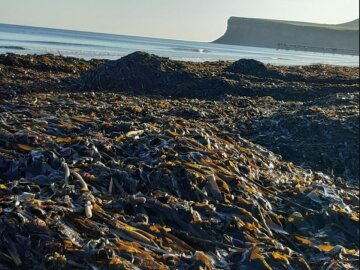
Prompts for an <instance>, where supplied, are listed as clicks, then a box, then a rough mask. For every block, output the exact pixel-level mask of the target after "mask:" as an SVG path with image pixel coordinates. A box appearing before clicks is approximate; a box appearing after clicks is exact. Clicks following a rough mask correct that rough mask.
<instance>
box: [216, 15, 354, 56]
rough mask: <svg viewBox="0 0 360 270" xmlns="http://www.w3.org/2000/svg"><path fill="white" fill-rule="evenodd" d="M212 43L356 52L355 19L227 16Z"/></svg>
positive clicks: (346, 52)
mask: <svg viewBox="0 0 360 270" xmlns="http://www.w3.org/2000/svg"><path fill="white" fill-rule="evenodd" d="M214 42H215V43H222V44H231V45H243V46H253V47H265V48H275V49H289V50H302V51H314V52H324V53H338V54H351V55H359V19H356V20H353V21H351V22H347V23H342V24H317V23H307V22H296V21H280V20H268V19H253V18H241V17H231V18H230V19H229V20H228V27H227V30H226V32H225V34H224V35H223V36H222V37H220V38H219V39H217V40H215V41H214Z"/></svg>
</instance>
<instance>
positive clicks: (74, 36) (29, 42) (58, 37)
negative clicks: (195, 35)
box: [0, 24, 359, 66]
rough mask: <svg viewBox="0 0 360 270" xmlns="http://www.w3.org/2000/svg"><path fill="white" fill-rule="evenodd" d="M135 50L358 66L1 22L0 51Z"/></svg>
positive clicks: (112, 55)
mask: <svg viewBox="0 0 360 270" xmlns="http://www.w3.org/2000/svg"><path fill="white" fill-rule="evenodd" d="M134 51H146V52H148V53H153V54H157V55H159V56H164V57H170V58H171V59H177V60H190V61H199V62H201V61H216V60H238V59H240V58H252V59H256V60H259V61H262V62H264V63H270V64H275V65H308V64H316V63H319V64H332V65H344V66H359V57H358V56H350V55H336V54H325V53H312V52H299V51H285V50H275V49H267V48H257V47H245V46H233V45H223V44H214V43H206V42H193V41H182V40H170V39H160V38H146V37H135V36H125V35H112V34H102V33H90V32H80V31H70V30H58V29H49V28H37V27H27V26H16V25H8V24H0V53H6V52H13V53H18V54H44V53H52V54H61V55H64V56H73V57H79V58H85V59H91V58H98V59H99V58H103V59H117V58H120V57H122V56H124V55H127V54H129V53H132V52H134Z"/></svg>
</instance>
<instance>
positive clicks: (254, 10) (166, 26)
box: [0, 0, 359, 41]
mask: <svg viewBox="0 0 360 270" xmlns="http://www.w3.org/2000/svg"><path fill="white" fill-rule="evenodd" d="M230 16H239V17H251V18H266V19H280V20H292V21H305V22H317V23H342V22H346V21H350V20H353V19H356V18H358V17H359V0H0V22H1V23H10V24H21V25H31V26H43V27H51V28H62V29H74V30H84V31H92V32H104V33H115V34H125V35H136V36H148V37H162V38H172V39H183V40H196V41H212V40H214V39H216V38H218V37H220V36H221V35H222V34H223V33H224V32H225V29H226V23H227V19H228V18H229V17H230Z"/></svg>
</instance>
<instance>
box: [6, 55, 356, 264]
mask: <svg viewBox="0 0 360 270" xmlns="http://www.w3.org/2000/svg"><path fill="white" fill-rule="evenodd" d="M6 57H8V58H9V59H10V60H9V59H8V60H6V61H7V62H6V61H4V60H1V59H5V58H6ZM22 57H24V61H25V62H26V61H28V60H29V59H33V61H34V63H33V64H32V65H30V66H29V65H28V64H24V63H23V62H22V61H21V59H22ZM11 59H17V60H18V62H17V63H15V62H14V61H11ZM51 59H52V56H50V55H47V56H15V55H7V56H1V57H0V60H1V61H0V63H1V65H2V66H0V68H1V69H0V72H1V76H0V93H1V94H2V96H3V97H5V98H3V99H1V100H0V242H1V243H2V244H1V245H0V268H1V269H28V268H36V269H236V270H246V269H266V270H269V269H273V270H275V269H296V270H297V269H300V270H301V269H305V270H308V269H324V270H325V269H327V270H335V269H359V234H360V232H359V229H358V223H359V194H358V192H359V188H358V187H356V186H354V184H355V185H358V174H359V170H358V165H357V161H358V152H357V149H358V145H359V144H358V137H357V136H356V134H357V133H358V130H359V126H358V117H359V116H358V112H359V105H358V103H357V101H358V99H359V93H358V92H357V91H355V90H354V89H355V88H356V87H358V83H356V72H357V70H356V69H350V68H345V67H326V66H322V67H320V66H319V67H317V68H315V67H271V66H265V68H266V70H265V71H264V69H263V67H261V68H260V69H262V72H256V71H254V69H256V66H257V65H258V63H253V62H252V64H253V66H252V67H251V69H249V70H248V74H244V73H246V71H244V70H243V67H242V66H241V65H242V64H244V63H246V62H248V60H246V61H244V60H239V61H238V62H235V63H228V62H218V63H203V64H199V63H187V62H176V61H170V60H166V59H163V58H157V57H155V56H149V55H147V54H141V53H135V54H133V55H130V56H128V58H125V60H124V59H123V60H122V62H121V60H119V61H105V62H101V61H100V60H98V61H97V60H93V61H91V62H87V61H84V60H78V59H77V60H76V61H75V59H71V58H70V59H68V58H62V57H60V56H57V57H55V56H54V59H55V60H54V61H50V60H51ZM129 59H132V60H129ZM139 59H142V60H141V61H140V60H139ZM144 59H145V60H144ZM36 61H39V62H38V63H37V62H36ZM56 61H59V68H58V69H57V68H56ZM139 61H140V62H142V63H140V65H139V66H137V65H138V64H139ZM147 61H148V62H149V63H148V62H147ZM163 61H165V62H163ZM43 62H45V64H47V65H48V66H47V67H45V68H44V69H42V68H40V67H41V66H42V65H43V64H44V63H43ZM241 62H242V64H241ZM124 63H125V64H124ZM131 63H137V64H131ZM232 65H233V67H235V66H237V69H236V70H235V69H234V70H233V71H230V70H227V68H229V67H232ZM125 66H131V69H129V70H127V69H126V68H125ZM50 67H52V68H53V70H54V71H53V73H52V74H49V72H48V68H50ZM111 67H113V68H111ZM74 68H76V70H77V71H76V72H73V71H71V70H73V69H74ZM106 70H107V71H106ZM140 70H141V72H140ZM151 70H153V73H151ZM315 71H316V72H318V74H315ZM25 72H26V73H29V74H30V75H29V77H26V76H25V77H21V76H18V75H21V74H22V73H25ZM250 73H251V74H250ZM89 74H93V75H92V77H91V76H90V75H89ZM96 74H99V75H101V76H104V77H102V78H103V79H101V80H99V77H98V78H97V77H96ZM106 74H108V75H106ZM109 74H110V75H109ZM124 74H125V75H126V77H123V78H122V77H121V76H125V75H124ZM147 74H149V75H147ZM174 74H175V75H174ZM264 74H266V75H264ZM109 76H110V77H109ZM119 76H120V77H119ZM128 76H133V77H128ZM136 76H139V77H138V78H139V82H140V83H141V82H142V83H145V82H146V83H145V84H146V87H144V88H143V91H144V92H145V91H147V90H146V89H147V88H149V93H147V94H149V95H145V93H142V94H141V91H139V92H138V91H137V90H136V89H137V87H136V86H139V85H138V84H139V82H136ZM141 76H143V77H141ZM145 76H149V78H152V79H151V80H149V81H147V79H146V78H145ZM152 76H153V77H152ZM157 76H158V77H159V78H160V80H163V84H164V85H167V84H166V81H167V80H169V83H171V82H172V81H176V79H175V78H173V77H172V76H175V77H177V78H182V76H184V77H183V79H184V81H183V83H184V84H186V81H187V79H186V78H190V79H189V81H190V82H191V83H193V84H194V85H197V84H198V83H199V81H200V85H204V82H205V84H206V83H209V85H211V82H214V81H213V79H214V80H215V81H221V80H223V78H225V79H226V80H229V81H232V82H231V83H229V85H232V86H231V88H232V89H235V90H236V91H240V90H239V89H240V88H239V87H238V86H239V85H240V84H241V85H243V86H245V85H248V86H247V87H248V88H247V90H246V91H248V92H249V93H250V94H249V95H246V96H241V95H235V94H234V93H235V92H236V91H235V92H234V93H232V95H226V93H225V94H222V95H220V96H212V97H211V98H210V97H207V98H204V97H203V98H180V97H178V98H174V97H172V98H169V97H167V96H168V95H172V96H173V93H175V92H174V91H173V89H172V88H169V89H168V91H169V92H167V94H165V92H162V91H164V90H165V88H163V89H160V88H158V87H160V86H159V85H160V84H159V85H157V84H156V82H154V84H152V83H153V82H152V80H155V78H156V77H157ZM291 77H294V78H296V79H294V80H290V78H291ZM31 78H33V81H31ZM91 78H93V81H92V82H91ZM105 78H106V80H105ZM124 78H125V79H124ZM128 78H129V80H128ZM131 78H133V80H132V79H131ZM207 78H210V80H209V82H206V79H207ZM57 79H59V80H60V81H58V82H56V80H57ZM85 81H86V82H87V83H89V85H87V86H86V87H85V88H84V85H85ZM99 81H101V84H98V82H99ZM37 82H38V85H37ZM105 82H108V83H109V84H105ZM126 82H128V83H129V84H130V85H129V86H126V85H125V83H126ZM274 82H276V84H275V85H273V83H274ZM117 83H119V84H117ZM177 83H179V84H180V85H181V84H182V82H181V81H177ZM111 84H113V85H114V88H109V89H106V88H105V87H110V86H111ZM281 84H283V86H281ZM7 85H11V86H12V90H14V92H15V93H16V94H14V95H10V94H9V93H10V92H11V90H10V88H7V87H6V86H7ZM36 85H37V86H38V88H35V86H36ZM52 85H53V87H52ZM152 85H153V86H154V87H153V88H152V87H151V86H152ZM267 85H269V86H271V85H273V86H272V87H270V88H267ZM279 85H280V86H281V87H283V88H281V87H280V86H279ZM291 85H292V86H294V87H291ZM295 85H296V87H295ZM98 87H99V88H98ZM117 87H119V88H117ZM120 87H121V88H120ZM128 87H129V88H128ZM132 87H134V89H133V90H132ZM213 87H215V86H213ZM277 87H278V88H277ZM297 87H299V88H301V89H302V90H301V91H303V92H302V93H303V94H299V93H298V92H297ZM79 88H82V89H79ZM102 88H103V89H106V90H101V89H102ZM189 89H190V88H189ZM197 89H200V88H197ZM244 89H245V88H244ZM261 89H263V90H261ZM276 89H279V91H280V92H282V91H283V92H282V93H281V94H277V93H275V92H276ZM321 89H322V90H323V91H320V90H321ZM68 90H71V91H68ZM95 90H96V91H95ZM107 90H111V91H107ZM159 90H161V91H160V92H159ZM178 90H180V89H178ZM126 91H127V92H126ZM176 91H177V90H176ZM201 91H208V92H212V91H213V92H212V93H215V91H216V90H212V88H209V89H208V90H206V88H202V90H201ZM241 91H243V90H241ZM241 91H240V92H241ZM244 91H245V90H244ZM261 91H265V92H266V93H272V95H271V96H268V95H265V94H261V93H265V92H261ZM291 91H295V92H297V93H295V94H294V95H291V96H288V98H287V99H281V98H280V97H281V96H282V94H283V93H285V92H291ZM240 92H237V94H239V93H240ZM134 93H137V95H135V94H134ZM199 93H200V92H198V94H199ZM201 93H205V92H201ZM254 93H256V95H254ZM304 93H306V95H305V94H304ZM314 93H315V94H314ZM150 94H151V95H150ZM154 94H162V96H152V95H154ZM307 94H308V95H307ZM314 95H315V96H316V98H310V97H314ZM175 96H176V95H175ZM210 96H211V95H210ZM297 97H299V98H297ZM300 127H302V130H299V129H300ZM310 135H311V136H310ZM324 141H325V142H327V144H325V143H324ZM264 146H265V147H264ZM269 149H271V150H272V151H271V150H269ZM320 153H322V157H323V161H324V162H319V158H318V157H319V156H317V155H320ZM291 161H292V162H291ZM326 161H329V162H326ZM300 165H301V166H300ZM331 170H333V172H332V171H331ZM350 184H351V185H350Z"/></svg>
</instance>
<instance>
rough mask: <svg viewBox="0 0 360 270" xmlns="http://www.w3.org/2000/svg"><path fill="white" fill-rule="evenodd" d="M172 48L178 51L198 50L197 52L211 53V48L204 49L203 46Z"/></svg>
mask: <svg viewBox="0 0 360 270" xmlns="http://www.w3.org/2000/svg"><path fill="white" fill-rule="evenodd" d="M172 49H173V50H176V51H185V52H197V53H209V52H211V51H210V50H207V49H203V48H187V47H175V48H172Z"/></svg>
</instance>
